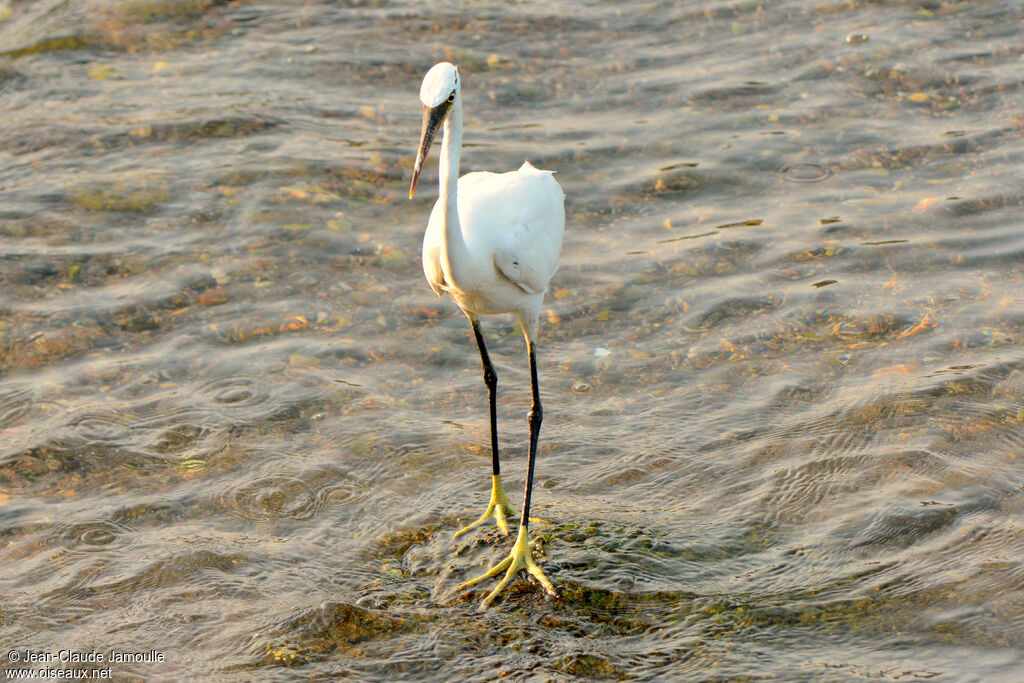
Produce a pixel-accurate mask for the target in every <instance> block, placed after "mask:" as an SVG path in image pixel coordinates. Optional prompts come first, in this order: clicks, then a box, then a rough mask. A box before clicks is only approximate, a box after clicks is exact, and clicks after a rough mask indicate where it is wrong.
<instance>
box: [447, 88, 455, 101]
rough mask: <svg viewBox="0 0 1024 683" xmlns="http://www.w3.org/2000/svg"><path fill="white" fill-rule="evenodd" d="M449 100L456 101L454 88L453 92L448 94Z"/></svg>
mask: <svg viewBox="0 0 1024 683" xmlns="http://www.w3.org/2000/svg"><path fill="white" fill-rule="evenodd" d="M448 101H449V102H454V101H455V91H454V90H452V94H451V95H449V96H448Z"/></svg>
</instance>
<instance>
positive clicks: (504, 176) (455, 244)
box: [409, 62, 565, 607]
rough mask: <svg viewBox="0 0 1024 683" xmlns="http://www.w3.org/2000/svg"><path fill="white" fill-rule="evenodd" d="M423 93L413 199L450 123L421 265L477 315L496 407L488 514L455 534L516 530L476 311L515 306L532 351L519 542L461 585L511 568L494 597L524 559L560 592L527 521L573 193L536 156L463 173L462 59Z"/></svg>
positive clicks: (434, 76) (427, 82)
mask: <svg viewBox="0 0 1024 683" xmlns="http://www.w3.org/2000/svg"><path fill="white" fill-rule="evenodd" d="M420 101H421V102H422V103H423V128H422V133H421V136H420V147H419V151H418V154H417V157H416V165H415V166H414V168H413V177H412V184H411V186H410V188H409V198H410V199H411V198H412V196H413V193H414V191H415V189H416V183H417V181H418V179H419V175H420V171H421V170H422V167H423V162H424V160H425V159H426V157H427V154H428V153H429V152H430V146H431V144H432V142H433V139H434V136H435V134H436V133H437V131H438V129H439V128H440V127H441V126H442V123H443V131H444V139H443V142H442V144H441V154H440V159H439V169H440V174H439V180H438V183H439V186H440V196H439V197H438V200H437V202H436V203H435V204H434V208H433V210H432V211H431V214H430V219H429V220H428V222H427V231H426V234H425V235H424V238H423V272H424V274H425V275H426V277H427V282H429V283H430V286H431V288H433V290H434V291H435V292H436V293H437V294H438V295H442V294H447V295H448V296H449V297H451V298H452V300H454V301H455V303H457V304H458V305H459V307H460V308H461V309H462V310H463V312H464V313H465V314H466V316H467V317H468V318H469V321H470V325H471V326H472V329H473V334H474V336H475V337H476V341H477V346H478V347H479V350H480V359H481V363H482V365H483V370H484V383H485V384H486V385H487V389H488V399H489V407H490V417H491V455H492V457H491V463H492V489H491V500H490V503H489V505H488V506H487V509H486V510H485V512H484V514H483V515H481V517H480V518H479V519H478V520H476V521H475V522H474V523H472V524H470V525H469V526H467V527H465V528H464V529H462V530H460V531H459V532H458V533H456V534H455V535H456V536H459V535H461V534H463V533H466V532H467V531H469V530H470V529H473V528H475V527H477V526H479V525H481V524H483V523H485V522H487V521H488V520H489V519H490V518H491V517H494V518H495V521H496V523H497V525H498V527H499V528H500V529H501V530H502V531H503V532H505V533H508V524H507V522H506V521H505V516H506V515H511V514H515V513H514V511H513V510H512V506H511V504H510V502H509V499H508V496H507V495H506V494H505V491H504V489H503V488H502V486H501V473H500V462H499V457H498V430H497V416H496V403H495V401H496V389H497V374H496V373H495V371H494V366H493V365H492V364H491V361H490V357H489V356H488V354H487V347H486V344H485V342H484V338H483V335H482V334H481V332H480V325H479V320H478V316H480V315H487V314H495V313H512V314H515V315H516V316H517V318H518V320H519V324H520V327H521V328H522V332H523V336H524V337H525V339H526V346H527V350H528V352H529V358H530V379H531V386H532V393H533V404H532V406H531V408H530V413H529V418H528V422H529V426H530V447H529V448H530V449H529V460H528V465H527V477H526V489H525V491H524V494H523V513H522V516H521V518H520V522H519V535H518V537H517V539H516V543H515V546H514V547H513V550H512V553H511V555H510V556H509V557H508V558H506V559H505V560H504V561H503V562H501V563H499V564H498V565H496V566H495V567H494V568H492V569H491V570H490V571H488V572H486V573H485V574H483V575H481V576H479V577H477V578H475V579H472V580H470V581H468V582H466V583H465V584H463V585H462V586H460V588H463V587H466V586H470V585H473V584H475V583H477V582H479V581H483V580H485V579H487V578H490V577H492V576H496V575H498V574H500V573H501V572H503V571H504V572H506V574H505V577H504V578H503V579H502V580H501V581H500V582H499V583H498V586H497V587H496V588H495V589H494V590H493V591H491V593H490V594H489V595H488V596H487V597H486V598H485V599H484V601H483V606H484V607H486V606H487V605H488V604H489V603H490V602H491V601H492V600H493V599H494V598H495V597H496V596H497V595H498V593H499V592H500V591H501V590H502V589H503V588H504V587H505V586H506V585H507V584H508V583H509V582H510V581H511V580H512V579H513V578H514V577H515V575H516V574H517V573H518V572H519V571H520V570H521V569H526V570H527V571H528V572H529V573H530V574H532V575H533V576H535V577H536V578H537V579H538V580H539V581H540V582H541V583H542V584H543V585H544V587H545V588H546V589H547V590H548V592H550V593H551V594H552V595H555V594H556V592H555V588H554V586H553V585H552V584H551V582H550V581H549V580H548V579H547V577H546V576H545V575H544V572H542V571H541V570H540V568H539V567H538V566H537V565H536V564H535V563H534V561H533V559H532V556H531V544H530V543H529V540H528V525H529V512H530V498H531V493H532V488H533V472H534V465H535V461H536V453H537V440H538V437H539V434H540V425H541V421H542V419H543V409H542V407H541V402H540V389H539V384H538V378H537V359H536V349H535V347H536V343H535V340H536V336H537V327H538V324H539V322H540V311H541V305H542V303H543V300H544V293H545V292H546V291H547V288H548V283H549V282H550V281H551V277H552V276H553V275H554V274H555V271H556V270H557V269H558V255H559V252H560V251H561V248H562V232H563V229H564V225H565V209H564V199H565V195H564V193H563V192H562V188H561V187H560V186H559V185H558V182H557V181H556V180H555V179H554V177H553V172H552V171H543V170H539V169H536V168H534V167H533V166H532V165H530V163H529V162H527V163H524V164H523V165H522V166H521V167H520V168H519V170H517V171H510V172H508V173H489V172H478V173H469V174H466V175H465V176H463V177H462V178H459V162H460V158H461V154H462V96H461V82H460V79H459V73H458V69H456V68H455V66H454V65H452V64H449V63H448V62H441V63H440V64H436V65H434V67H433V68H431V69H430V71H428V72H427V75H426V76H425V77H424V79H423V85H422V87H421V88H420Z"/></svg>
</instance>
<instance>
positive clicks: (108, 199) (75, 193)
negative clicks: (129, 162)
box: [68, 178, 167, 213]
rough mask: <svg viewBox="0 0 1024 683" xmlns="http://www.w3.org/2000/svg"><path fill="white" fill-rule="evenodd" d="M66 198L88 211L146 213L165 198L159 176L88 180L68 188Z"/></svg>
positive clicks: (165, 185)
mask: <svg viewBox="0 0 1024 683" xmlns="http://www.w3.org/2000/svg"><path fill="white" fill-rule="evenodd" d="M68 198H69V199H70V200H71V202H72V203H74V204H76V205H77V206H80V207H82V208H83V209H88V210H89V211H119V212H125V213H150V212H152V211H153V210H154V209H155V208H156V207H157V206H158V205H160V204H162V203H163V202H165V201H167V183H166V182H165V181H164V180H162V179H160V178H143V179H128V178H121V179H115V180H112V181H110V182H92V183H88V184H85V185H82V186H79V187H77V188H74V189H72V190H71V192H70V193H69V195H68Z"/></svg>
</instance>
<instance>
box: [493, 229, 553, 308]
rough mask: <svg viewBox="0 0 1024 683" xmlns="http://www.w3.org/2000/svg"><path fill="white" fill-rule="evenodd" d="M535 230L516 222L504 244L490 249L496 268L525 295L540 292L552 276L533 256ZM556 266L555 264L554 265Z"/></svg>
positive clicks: (541, 262) (548, 269) (541, 240)
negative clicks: (493, 250) (492, 252)
mask: <svg viewBox="0 0 1024 683" xmlns="http://www.w3.org/2000/svg"><path fill="white" fill-rule="evenodd" d="M536 233H537V229H536V228H535V227H533V228H531V226H530V225H527V224H525V223H517V224H516V225H514V226H513V227H512V230H511V231H510V232H509V233H508V234H507V235H506V243H505V244H504V245H503V246H501V247H498V248H497V249H496V250H495V252H494V265H495V266H497V268H498V271H499V272H500V273H501V274H502V275H504V276H505V277H506V278H508V279H509V280H511V281H512V282H513V283H514V284H515V285H516V286H518V287H519V288H520V289H522V290H523V291H524V292H526V293H527V294H540V293H542V292H543V291H544V290H545V289H547V286H548V281H549V280H550V279H551V276H552V275H554V271H553V270H551V269H550V268H549V266H548V264H547V263H545V262H544V259H539V258H537V248H536V247H537V243H538V242H543V241H544V240H543V239H538V237H539V236H538V235H537V234H536ZM556 268H557V266H556Z"/></svg>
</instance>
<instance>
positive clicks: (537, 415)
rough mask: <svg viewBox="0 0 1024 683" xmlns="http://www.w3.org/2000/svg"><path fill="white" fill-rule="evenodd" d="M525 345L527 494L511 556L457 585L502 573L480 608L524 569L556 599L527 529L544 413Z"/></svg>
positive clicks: (534, 362) (533, 361) (534, 359)
mask: <svg viewBox="0 0 1024 683" xmlns="http://www.w3.org/2000/svg"><path fill="white" fill-rule="evenodd" d="M527 344H528V345H529V349H530V380H531V382H532V385H533V406H532V407H531V408H530V417H529V420H530V461H529V464H528V466H527V473H526V492H525V493H524V494H523V516H522V518H521V520H520V522H519V535H518V536H517V537H516V544H515V546H514V547H513V548H512V553H511V554H510V555H509V556H508V557H506V558H505V559H504V560H502V561H501V562H499V563H498V564H497V565H495V566H494V567H492V568H491V569H489V570H488V571H486V572H484V573H483V574H481V575H480V576H477V577H476V578H473V579H470V580H469V581H467V582H466V583H464V584H462V585H461V586H459V587H458V588H457V589H456V590H462V589H463V588H468V587H469V586H472V585H473V584H476V583H479V582H481V581H484V580H485V579H489V578H491V577H492V576H497V575H498V574H500V573H501V572H505V576H504V577H502V579H501V581H499V582H498V585H497V586H495V587H494V590H492V591H491V592H490V593H488V595H487V597H485V598H484V600H483V602H482V603H480V609H485V608H486V607H487V606H488V605H490V604H491V601H493V600H494V598H495V597H497V595H498V593H500V592H501V591H502V590H504V588H505V586H507V585H508V584H509V582H511V581H512V579H514V578H515V576H516V574H518V573H519V571H520V570H522V569H525V570H526V571H527V572H528V573H529V574H531V575H533V577H534V578H536V579H537V580H538V581H540V583H541V585H542V586H544V588H545V589H547V592H548V593H550V594H551V595H553V596H555V597H558V592H557V591H556V590H555V586H554V584H552V583H551V581H550V580H549V579H548V577H547V576H545V575H544V572H543V571H542V570H541V568H540V567H538V566H537V563H536V562H534V561H533V556H532V550H533V548H534V544H533V543H530V542H529V540H528V538H529V531H528V526H529V523H530V496H531V493H532V492H533V468H534V462H535V461H536V459H537V439H538V437H539V436H540V425H541V421H542V420H543V418H544V411H543V409H542V408H541V404H540V387H539V385H538V382H537V356H536V353H535V351H534V345H533V342H531V341H529V338H527Z"/></svg>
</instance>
